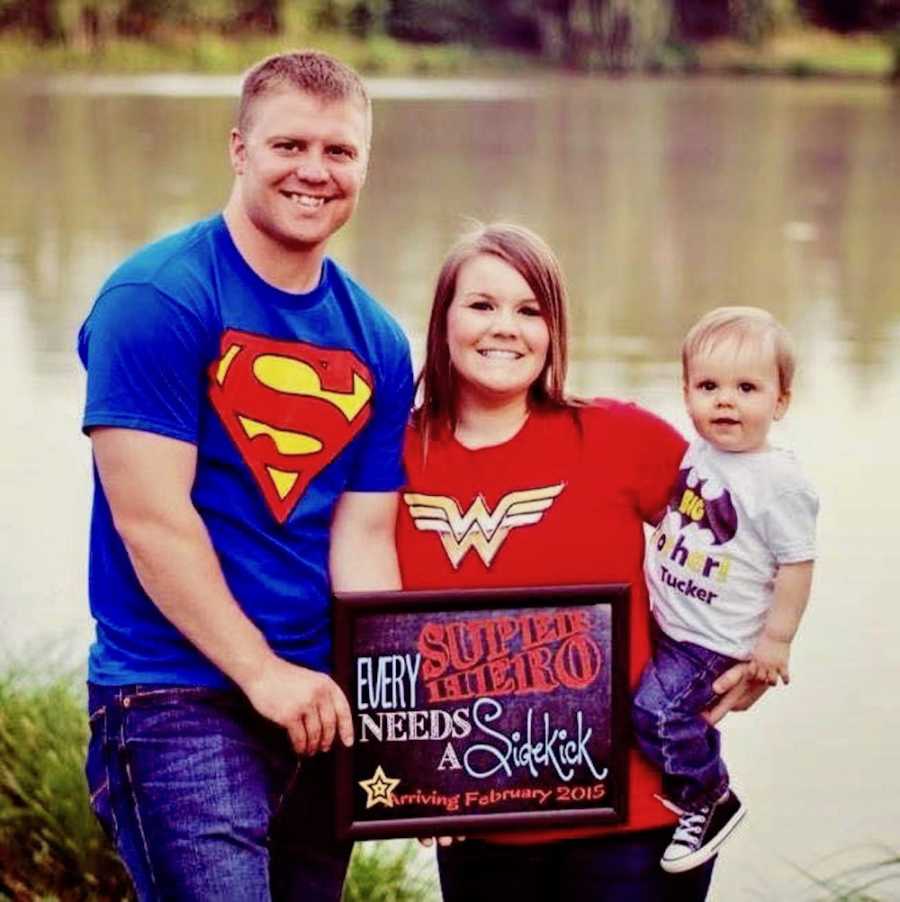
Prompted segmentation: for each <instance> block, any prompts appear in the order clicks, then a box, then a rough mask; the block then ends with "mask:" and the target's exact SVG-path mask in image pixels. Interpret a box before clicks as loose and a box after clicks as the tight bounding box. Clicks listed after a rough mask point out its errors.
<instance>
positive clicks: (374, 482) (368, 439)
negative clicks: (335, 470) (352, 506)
mask: <svg viewBox="0 0 900 902" xmlns="http://www.w3.org/2000/svg"><path fill="white" fill-rule="evenodd" d="M384 373H385V376H384V379H383V381H382V383H381V385H380V386H379V387H378V393H377V394H376V396H375V410H374V414H373V416H372V420H371V422H370V423H369V424H368V425H367V426H366V428H365V429H364V430H363V432H362V434H361V435H360V437H359V445H358V447H357V449H356V453H355V460H356V466H355V468H354V471H353V473H352V474H351V477H350V479H349V481H348V483H347V489H348V490H349V491H351V492H393V491H396V490H397V489H399V488H400V487H401V486H402V485H403V484H404V483H405V482H406V475H405V471H404V469H403V439H404V435H405V433H406V426H407V423H408V422H409V411H410V408H411V407H412V400H413V392H414V387H413V374H412V362H411V360H410V354H409V343H408V342H407V340H406V337H405V336H402V335H398V337H397V339H396V349H395V352H394V354H393V355H392V358H391V360H390V362H389V363H388V364H387V365H386V366H385V368H384Z"/></svg>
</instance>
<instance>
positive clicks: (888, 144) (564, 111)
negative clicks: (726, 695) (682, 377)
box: [0, 79, 900, 902]
mask: <svg viewBox="0 0 900 902" xmlns="http://www.w3.org/2000/svg"><path fill="white" fill-rule="evenodd" d="M229 84H230V85H234V84H235V82H233V81H231V82H229V83H225V82H221V81H216V82H214V83H209V84H208V85H207V86H206V88H204V87H203V86H202V84H201V86H200V87H197V83H196V82H185V83H184V84H182V85H181V86H180V88H179V89H177V90H176V88H177V87H178V86H177V85H176V83H175V82H174V81H173V80H172V79H169V80H168V81H166V82H165V86H164V87H165V90H163V86H161V85H157V86H156V88H155V89H154V90H153V92H152V93H151V94H148V95H143V96H142V95H133V96H132V95H128V94H126V93H123V91H124V89H125V85H123V83H121V82H117V83H116V85H115V90H113V89H112V88H110V86H109V85H107V86H106V87H105V88H104V89H103V90H100V91H97V92H94V93H91V92H90V91H87V90H83V86H84V83H83V82H82V83H81V86H77V85H76V87H77V88H78V89H77V90H60V85H59V83H58V82H56V83H52V84H49V85H47V86H44V87H42V86H41V85H39V84H38V85H35V84H29V85H25V84H23V83H17V82H7V83H5V84H0V121H2V122H4V123H6V125H7V129H6V134H5V135H4V140H3V141H2V142H0V171H2V173H3V188H2V201H3V203H2V209H3V211H4V216H3V218H2V220H0V378H2V384H3V386H4V389H5V396H6V399H5V401H4V405H3V409H4V418H5V426H6V430H5V436H4V446H3V452H2V455H0V478H2V481H3V486H4V492H5V500H6V503H5V505H4V511H5V513H6V516H4V517H3V518H0V548H2V549H3V550H2V564H3V568H4V574H5V579H4V582H3V584H2V587H0V617H2V622H0V628H2V630H3V635H4V637H5V639H6V641H7V642H8V643H10V644H12V645H16V646H21V645H22V643H24V642H26V641H27V640H28V639H29V638H32V637H34V636H45V635H47V634H57V635H63V634H65V635H68V636H69V637H70V639H71V642H72V643H73V644H74V646H75V652H74V654H76V655H77V656H83V654H84V649H85V645H86V642H87V641H88V639H87V637H88V635H89V621H88V619H87V616H86V611H85V604H84V600H83V599H84V594H85V592H84V581H85V573H84V555H85V549H86V524H87V509H88V504H89V475H90V461H89V455H88V449H87V443H86V441H85V440H84V439H83V438H81V437H80V436H79V434H78V423H79V417H80V405H81V403H82V394H83V388H82V384H83V383H82V375H81V373H80V370H79V368H78V365H77V363H76V361H75V359H74V354H73V348H74V340H75V332H76V329H77V327H78V324H79V323H80V321H81V320H82V318H83V317H84V315H85V313H86V311H87V309H88V307H89V304H90V302H91V299H92V296H93V294H94V292H95V291H96V289H97V287H98V285H99V284H100V282H101V281H102V280H103V278H104V277H105V275H106V274H107V272H108V271H109V270H110V269H111V268H112V267H113V266H114V265H115V264H116V263H117V262H118V261H119V260H120V259H121V258H122V257H123V256H124V255H125V254H127V253H128V252H129V251H130V250H132V249H133V248H135V247H137V246H139V245H141V244H143V243H144V242H146V241H148V240H150V239H152V238H154V237H156V236H158V235H161V234H163V233H165V232H167V231H170V230H173V229H175V228H177V227H179V226H181V225H182V224H185V223H187V222H189V221H191V220H193V219H196V218H199V217H201V216H205V215H207V214H208V213H210V212H211V211H213V210H216V209H218V208H219V207H220V206H221V204H222V203H223V201H224V199H225V196H226V193H227V190H228V183H229V169H228V161H227V153H226V144H225V136H226V135H227V132H228V129H229V127H230V124H231V116H232V110H233V106H234V101H233V98H232V97H230V96H228V93H229V90H230V89H229ZM373 86H374V88H375V93H376V98H378V99H376V119H375V123H376V128H375V137H374V155H373V159H372V165H371V169H370V174H369V182H368V185H367V187H366V189H365V191H364V195H363V200H362V203H361V205H360V209H359V211H358V213H357V215H356V217H355V219H354V220H353V222H352V223H351V224H350V226H349V227H348V228H347V229H346V231H345V232H343V233H342V234H341V235H339V236H338V237H337V239H336V240H335V242H334V245H333V250H334V253H335V256H337V257H338V258H339V259H341V260H342V261H343V262H344V263H345V264H346V265H347V266H348V267H349V268H350V269H351V270H352V271H353V272H354V273H355V274H356V275H358V276H359V278H360V279H361V280H362V281H363V282H364V283H365V284H367V285H368V286H369V287H370V288H371V289H372V290H373V291H374V292H375V293H376V294H377V295H379V296H380V297H382V298H384V300H385V301H386V303H387V304H388V306H390V307H391V308H392V309H393V310H394V311H395V313H396V314H397V315H398V316H399V318H400V319H401V321H402V322H403V324H404V326H405V327H406V328H407V330H408V331H409V333H410V335H411V337H412V339H413V345H414V347H415V348H416V351H417V353H420V352H421V346H422V343H423V342H422V339H423V335H424V329H425V323H426V316H427V303H428V297H429V294H430V290H431V284H432V280H433V278H434V275H435V272H436V270H437V267H438V264H439V261H440V259H441V257H442V255H443V253H444V251H445V249H446V247H447V246H448V245H449V244H450V242H451V241H452V240H453V238H454V236H455V235H456V233H457V232H458V230H459V228H460V226H461V224H462V223H463V219H464V217H466V216H474V217H478V218H482V219H491V218H497V217H507V218H512V219H516V220H520V221H522V222H524V223H526V224H528V225H530V226H532V227H534V228H535V229H537V230H538V231H539V232H541V233H542V234H543V235H544V236H545V237H546V238H547V239H548V241H549V242H550V243H551V244H552V245H553V246H554V247H555V248H557V250H558V251H559V254H560V256H561V258H562V261H563V264H564V267H565V269H566V272H567V273H568V277H569V281H570V288H571V294H572V300H573V311H572V313H573V326H574V338H575V340H574V348H573V364H574V366H573V374H572V380H571V382H572V386H571V387H572V388H573V389H574V390H576V391H578V392H580V393H584V394H597V393H607V394H613V395H621V396H630V397H635V398H637V399H638V400H641V401H643V402H644V403H647V404H648V405H650V406H652V407H653V408H654V409H656V410H658V411H659V412H660V413H662V414H663V415H665V416H667V417H669V418H670V419H671V420H672V421H673V422H676V423H678V424H679V425H680V426H682V427H683V428H684V427H686V426H687V422H686V419H685V417H684V414H683V411H682V409H681V400H680V391H679V383H678V364H677V354H678V347H679V343H680V337H681V335H682V334H683V332H684V330H685V329H686V328H687V326H688V325H689V324H690V323H691V322H692V321H693V320H694V319H695V318H696V317H697V316H698V315H699V314H700V313H701V312H702V311H704V310H706V309H707V308H709V307H710V306H714V305H718V304H721V303H725V302H728V303H743V304H760V305H763V306H766V307H769V308H770V309H772V310H773V312H775V313H776V314H777V315H778V316H779V317H781V318H782V319H783V320H784V321H785V322H786V324H787V325H788V326H789V327H790V328H791V329H792V330H793V331H794V332H795V334H796V335H797V337H798V339H799V344H800V357H801V367H800V373H799V381H798V385H797V390H796V396H795V401H794V406H793V409H792V410H791V411H790V413H789V415H788V417H787V419H786V420H785V422H784V424H783V427H782V431H781V435H782V437H783V440H784V441H786V442H787V443H789V444H791V445H792V446H794V447H795V448H797V450H798V451H799V452H800V453H801V456H802V457H803V458H804V459H805V461H806V463H807V467H808V469H809V470H810V473H811V475H812V477H813V479H814V480H815V481H816V482H817V484H818V485H819V487H820V491H821V494H822V498H823V508H822V518H821V531H820V532H821V535H820V548H821V561H820V563H819V565H818V566H817V576H816V585H815V589H814V595H813V606H812V610H811V613H810V616H809V619H808V624H807V625H806V626H805V627H804V631H803V633H802V634H801V637H800V639H798V647H797V651H796V660H795V664H794V669H795V671H796V674H797V677H796V680H795V685H792V687H791V688H790V690H789V691H788V692H779V693H777V694H773V698H772V699H771V700H768V699H767V700H766V704H765V705H764V706H761V707H760V709H759V710H758V712H754V714H753V716H752V717H746V718H743V719H741V718H734V722H733V724H732V725H730V726H729V729H728V739H729V743H730V744H729V756H730V760H731V761H732V763H733V770H734V771H735V773H738V774H740V775H741V778H742V785H744V786H745V787H747V789H748V792H747V796H748V800H749V802H750V807H751V818H752V819H753V820H751V822H750V824H749V825H748V827H747V828H746V829H744V830H743V831H742V835H741V836H740V837H739V838H737V839H736V840H735V844H734V847H733V850H732V848H731V847H730V848H729V850H728V853H727V856H726V857H725V858H723V862H722V866H721V868H720V871H719V876H718V877H717V881H716V893H717V897H718V898H720V899H723V900H729V902H730V900H734V899H758V898H806V897H808V896H810V895H812V894H811V893H809V892H806V891H805V890H801V889H798V888H797V887H798V886H799V887H802V886H804V883H803V881H802V879H799V878H798V877H797V875H796V874H795V873H794V872H793V871H792V870H791V868H790V867H789V866H788V865H786V864H783V861H784V859H785V858H786V859H788V860H789V861H793V862H796V863H802V864H803V865H804V866H805V867H812V866H814V865H815V863H816V859H817V857H818V856H819V855H824V854H826V853H829V852H833V851H835V850H836V849H839V848H842V847H847V846H851V845H855V844H856V843H857V842H860V841H863V842H864V841H866V840H870V839H877V840H881V841H883V842H888V843H890V842H892V841H896V839H897V835H896V824H895V821H896V817H895V812H894V811H893V810H892V807H893V806H894V804H895V803H894V799H896V797H897V794H898V789H900V787H898V784H897V778H896V774H895V767H894V764H893V761H892V759H891V758H889V755H893V751H892V750H893V749H894V748H895V747H896V744H897V742H898V741H900V727H898V724H897V720H896V714H895V711H896V705H895V703H894V699H893V686H894V685H895V684H896V680H897V679H898V678H900V665H898V662H897V655H896V648H897V640H898V639H900V636H898V632H900V616H897V614H896V613H895V612H893V610H892V608H891V605H892V602H893V600H894V599H895V598H897V597H898V594H900V579H898V577H897V576H896V575H895V573H894V571H893V569H891V568H890V566H889V564H888V563H887V562H888V561H889V560H890V559H892V552H893V543H892V541H891V536H892V535H893V529H894V528H895V524H896V523H897V522H898V519H900V489H898V485H897V479H896V475H895V463H894V461H895V458H896V451H895V448H896V445H897V441H898V438H900V435H898V418H897V409H898V398H900V362H898V361H900V353H898V352H900V255H898V254H897V252H896V245H897V235H898V234H900V154H898V153H897V147H898V146H900V93H898V92H897V91H895V90H892V89H890V88H888V87H885V86H881V85H874V84H871V85H870V84H828V83H793V82H780V81H774V80H772V81H746V82H744V81H736V82H729V81H724V80H717V79H698V80H689V81H674V82H667V81H658V80H643V79H634V80H627V81H617V82H593V81H590V80H584V79H552V80H547V81H542V82H522V83H518V84H517V85H516V86H515V87H514V88H513V87H512V86H511V85H509V84H507V83H503V84H502V85H499V86H497V85H491V84H490V83H476V84H475V85H474V86H473V85H469V86H468V87H467V88H466V89H465V90H463V89H459V90H457V91H454V90H452V86H448V85H447V84H446V83H439V85H437V86H431V87H430V88H429V89H427V90H425V91H423V90H416V91H414V92H410V93H407V94H404V93H403V91H402V86H401V85H399V84H398V83H396V82H391V83H388V84H386V85H384V86H383V89H382V90H381V96H380V97H379V85H378V83H373ZM101 87H102V85H101ZM419 87H421V84H420V85H419ZM70 88H71V86H70ZM185 91H194V92H195V93H196V94H198V95H204V96H183V95H184V93H185ZM879 731H880V732H879ZM754 825H756V826H754ZM787 887H791V889H787Z"/></svg>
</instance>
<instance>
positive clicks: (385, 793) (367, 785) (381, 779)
mask: <svg viewBox="0 0 900 902" xmlns="http://www.w3.org/2000/svg"><path fill="white" fill-rule="evenodd" d="M399 783H400V781H399V780H395V779H394V778H393V777H388V776H387V775H386V774H385V772H384V771H383V770H382V769H381V765H380V764H379V765H378V767H376V768H375V773H374V774H373V775H372V776H371V777H369V779H368V780H360V781H359V785H360V786H362V788H363V789H364V790H365V791H366V808H371V807H372V806H373V805H387V807H388V808H393V807H394V796H393V792H394V790H395V789H396V788H397V786H398V784H399Z"/></svg>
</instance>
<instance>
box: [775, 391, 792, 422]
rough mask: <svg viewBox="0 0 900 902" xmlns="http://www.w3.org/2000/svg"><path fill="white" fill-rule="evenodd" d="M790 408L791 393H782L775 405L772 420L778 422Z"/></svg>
mask: <svg viewBox="0 0 900 902" xmlns="http://www.w3.org/2000/svg"><path fill="white" fill-rule="evenodd" d="M790 406H791V393H790V391H784V392H782V393H781V394H780V395H779V396H778V402H777V403H776V405H775V413H774V415H773V416H772V419H773V420H780V419H781V418H782V417H783V416H784V415H785V414H786V413H787V409H788V407H790Z"/></svg>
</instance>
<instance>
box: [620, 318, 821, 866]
mask: <svg viewBox="0 0 900 902" xmlns="http://www.w3.org/2000/svg"><path fill="white" fill-rule="evenodd" d="M682 366H683V378H684V399H685V403H686V405H687V410H688V413H689V414H690V417H691V419H692V420H693V423H694V427H695V428H696V431H697V434H698V438H697V439H696V440H695V441H694V442H693V443H692V444H691V446H690V447H689V448H688V450H687V452H686V453H685V456H684V459H683V460H682V463H681V468H680V471H679V475H678V481H677V484H676V486H675V489H674V491H673V494H672V497H671V500H670V502H669V505H668V507H667V509H666V511H665V513H664V514H663V517H662V519H661V521H660V523H659V526H658V527H657V529H656V531H655V532H654V534H653V537H652V539H651V541H650V544H649V546H648V549H647V557H646V561H645V565H644V572H645V576H646V579H647V584H648V587H649V590H650V603H651V606H652V610H653V615H654V619H655V621H656V628H655V635H654V653H653V658H652V660H651V662H650V663H649V664H648V665H647V668H646V670H645V671H644V673H643V675H642V677H641V681H640V685H639V687H638V690H637V693H636V694H635V699H634V708H633V716H634V725H635V732H636V737H637V741H638V744H639V746H640V748H641V750H642V752H643V753H644V754H645V755H646V756H647V757H648V758H649V759H650V760H651V761H653V762H654V763H655V764H656V765H657V766H658V767H659V768H661V769H662V771H663V789H664V792H665V794H666V796H667V800H668V803H669V805H670V807H673V808H675V809H677V811H678V813H679V814H680V820H679V824H678V827H677V828H676V830H675V834H674V836H673V838H672V841H671V843H670V844H669V846H668V848H667V849H666V851H665V853H664V854H663V857H662V861H661V865H662V867H663V868H664V869H665V870H666V871H669V872H672V873H677V872H681V871H686V870H689V869H690V868H694V867H697V866H698V865H700V864H703V862H705V861H707V860H708V859H709V858H711V857H712V856H713V855H714V854H715V853H716V851H717V850H718V848H719V846H720V845H721V844H722V843H723V842H724V841H725V839H726V838H727V837H728V835H729V834H730V833H731V831H732V830H733V829H734V828H735V826H737V824H738V822H739V821H740V819H741V818H742V817H743V815H744V813H745V808H744V806H743V805H742V803H741V801H740V800H739V799H738V797H737V795H736V794H735V793H734V791H733V790H732V789H731V788H730V786H729V779H728V771H727V770H726V768H725V763H724V762H723V760H722V758H721V756H720V753H719V743H720V738H719V732H718V730H716V729H715V728H714V727H712V726H710V725H709V724H708V723H707V721H706V720H705V719H704V718H703V712H704V711H705V710H706V709H707V708H709V707H710V706H711V705H712V703H713V702H714V701H715V700H716V695H715V693H714V692H713V690H712V684H713V682H714V681H715V680H716V679H717V678H718V677H719V676H720V675H721V674H722V673H724V672H725V671H726V670H728V669H729V668H730V667H732V666H734V665H735V664H736V663H737V662H739V661H747V662H749V668H748V669H749V673H750V675H751V676H752V677H753V678H755V679H758V680H764V681H766V682H768V683H769V684H771V685H775V684H776V683H777V682H778V679H779V677H780V678H781V680H782V681H783V682H784V683H787V682H788V680H789V676H790V675H789V670H788V659H789V656H790V650H791V641H792V640H793V638H794V634H795V633H796V631H797V626H798V624H799V622H800V618H801V616H802V614H803V610H804V608H805V607H806V602H807V598H808V597H809V589H810V584H811V581H812V569H813V558H814V556H815V521H816V513H817V510H818V500H817V498H816V494H815V492H814V491H813V489H812V487H811V486H810V484H809V482H808V481H807V480H806V478H805V477H804V475H803V473H802V472H801V471H800V468H799V466H798V464H797V461H796V459H795V458H794V456H793V454H791V452H790V451H785V450H783V449H781V448H776V447H773V446H771V445H769V441H768V435H769V428H770V426H771V425H772V423H773V422H774V421H775V420H779V419H781V417H782V416H784V413H785V411H786V410H787V408H788V403H789V401H790V393H791V380H792V377H793V373H794V353H793V348H792V344H791V341H790V337H789V336H788V334H787V332H786V331H785V330H784V328H783V327H782V326H781V325H779V323H778V322H777V321H776V320H775V319H774V318H773V317H772V316H771V315H770V314H769V313H767V312H766V311H764V310H760V309H758V308H755V307H721V308H719V309H717V310H713V311H712V312H711V313H708V314H707V315H706V316H704V317H703V318H702V319H701V320H700V321H699V322H698V323H697V324H696V325H695V326H694V327H693V328H692V329H691V330H690V332H689V333H688V335H687V337H686V338H685V341H684V346H683V349H682Z"/></svg>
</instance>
